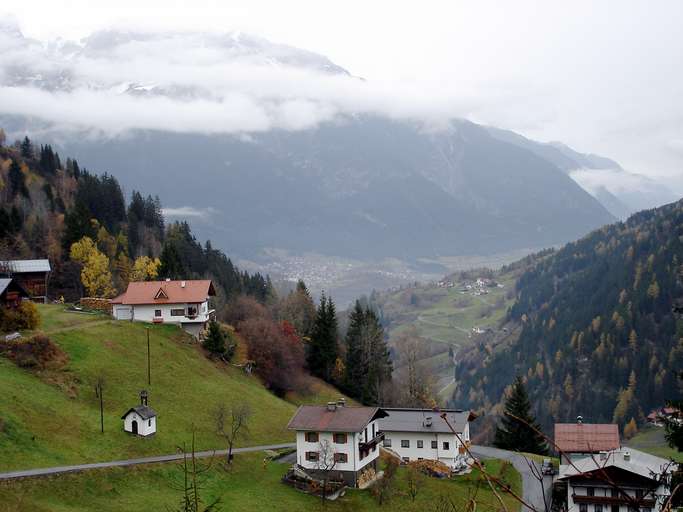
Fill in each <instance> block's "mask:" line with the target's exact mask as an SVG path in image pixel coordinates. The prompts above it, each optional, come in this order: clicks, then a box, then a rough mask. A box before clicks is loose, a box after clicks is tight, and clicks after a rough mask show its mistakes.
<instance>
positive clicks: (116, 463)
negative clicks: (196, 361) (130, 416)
mask: <svg viewBox="0 0 683 512" xmlns="http://www.w3.org/2000/svg"><path fill="white" fill-rule="evenodd" d="M295 446H296V444H295V443H284V444H269V445H260V446H249V447H246V448H234V449H233V450H232V453H233V454H237V453H246V452H260V451H262V450H278V449H280V448H294V447H295ZM227 454H228V451H227V450H215V451H206V452H195V454H194V455H195V457H212V456H214V455H215V456H217V457H220V456H225V455H227ZM182 458H183V454H182V453H174V454H171V455H156V456H154V457H143V458H139V459H124V460H112V461H109V462H95V463H92V464H76V465H73V466H55V467H51V468H39V469H25V470H21V471H9V472H7V473H0V480H12V479H14V478H26V477H32V476H46V475H56V474H60V473H75V472H77V471H87V470H89V469H101V468H113V467H121V466H135V465H138V464H154V463H156V462H172V461H175V460H181V459H182Z"/></svg>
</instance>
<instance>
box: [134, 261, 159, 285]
mask: <svg viewBox="0 0 683 512" xmlns="http://www.w3.org/2000/svg"><path fill="white" fill-rule="evenodd" d="M160 265H161V261H160V260H159V258H154V259H152V258H150V257H149V256H140V257H139V258H136V259H135V263H133V270H132V272H131V274H130V280H131V281H151V280H153V279H156V277H157V276H158V275H159V266H160Z"/></svg>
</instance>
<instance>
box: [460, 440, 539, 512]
mask: <svg viewBox="0 0 683 512" xmlns="http://www.w3.org/2000/svg"><path fill="white" fill-rule="evenodd" d="M470 451H471V452H472V453H473V454H474V455H476V456H477V457H479V458H480V459H484V458H486V459H490V458H494V459H504V460H509V461H510V462H512V465H513V466H514V467H515V469H516V470H517V471H519V473H520V474H521V475H522V488H523V493H522V498H523V499H524V501H526V502H527V503H528V504H529V505H531V506H532V507H534V508H535V509H536V510H537V511H539V512H543V511H544V510H545V509H546V506H545V505H544V501H543V496H544V491H545V499H546V501H547V502H548V504H550V497H551V490H552V477H550V476H546V477H544V478H543V486H542V487H541V485H540V483H539V481H538V480H537V479H536V477H535V476H534V475H533V474H532V470H531V468H529V464H528V463H527V460H526V458H525V457H524V456H523V455H521V454H519V453H517V452H510V451H507V450H499V449H498V448H490V447H488V446H472V448H470ZM530 462H532V463H533V464H535V466H536V467H537V468H538V469H539V472H540V464H539V463H537V462H534V461H530ZM523 509H524V510H523V512H525V511H528V510H529V509H528V508H527V507H523Z"/></svg>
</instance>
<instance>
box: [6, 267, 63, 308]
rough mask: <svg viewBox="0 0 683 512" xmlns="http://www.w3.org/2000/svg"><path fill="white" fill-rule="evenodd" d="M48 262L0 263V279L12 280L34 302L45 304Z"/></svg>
mask: <svg viewBox="0 0 683 512" xmlns="http://www.w3.org/2000/svg"><path fill="white" fill-rule="evenodd" d="M50 271H51V268H50V260H9V261H0V277H5V278H12V279H13V280H14V281H15V282H16V283H17V284H18V285H19V286H21V287H22V288H23V289H24V290H25V291H26V292H27V293H28V296H29V297H30V299H31V300H32V301H34V302H42V303H46V302H47V281H48V277H49V276H50Z"/></svg>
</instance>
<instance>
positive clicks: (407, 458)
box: [402, 457, 410, 462]
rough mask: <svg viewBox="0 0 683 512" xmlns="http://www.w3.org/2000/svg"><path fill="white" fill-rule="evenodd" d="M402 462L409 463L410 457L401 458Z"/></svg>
mask: <svg viewBox="0 0 683 512" xmlns="http://www.w3.org/2000/svg"><path fill="white" fill-rule="evenodd" d="M402 459H403V462H410V457H402Z"/></svg>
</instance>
